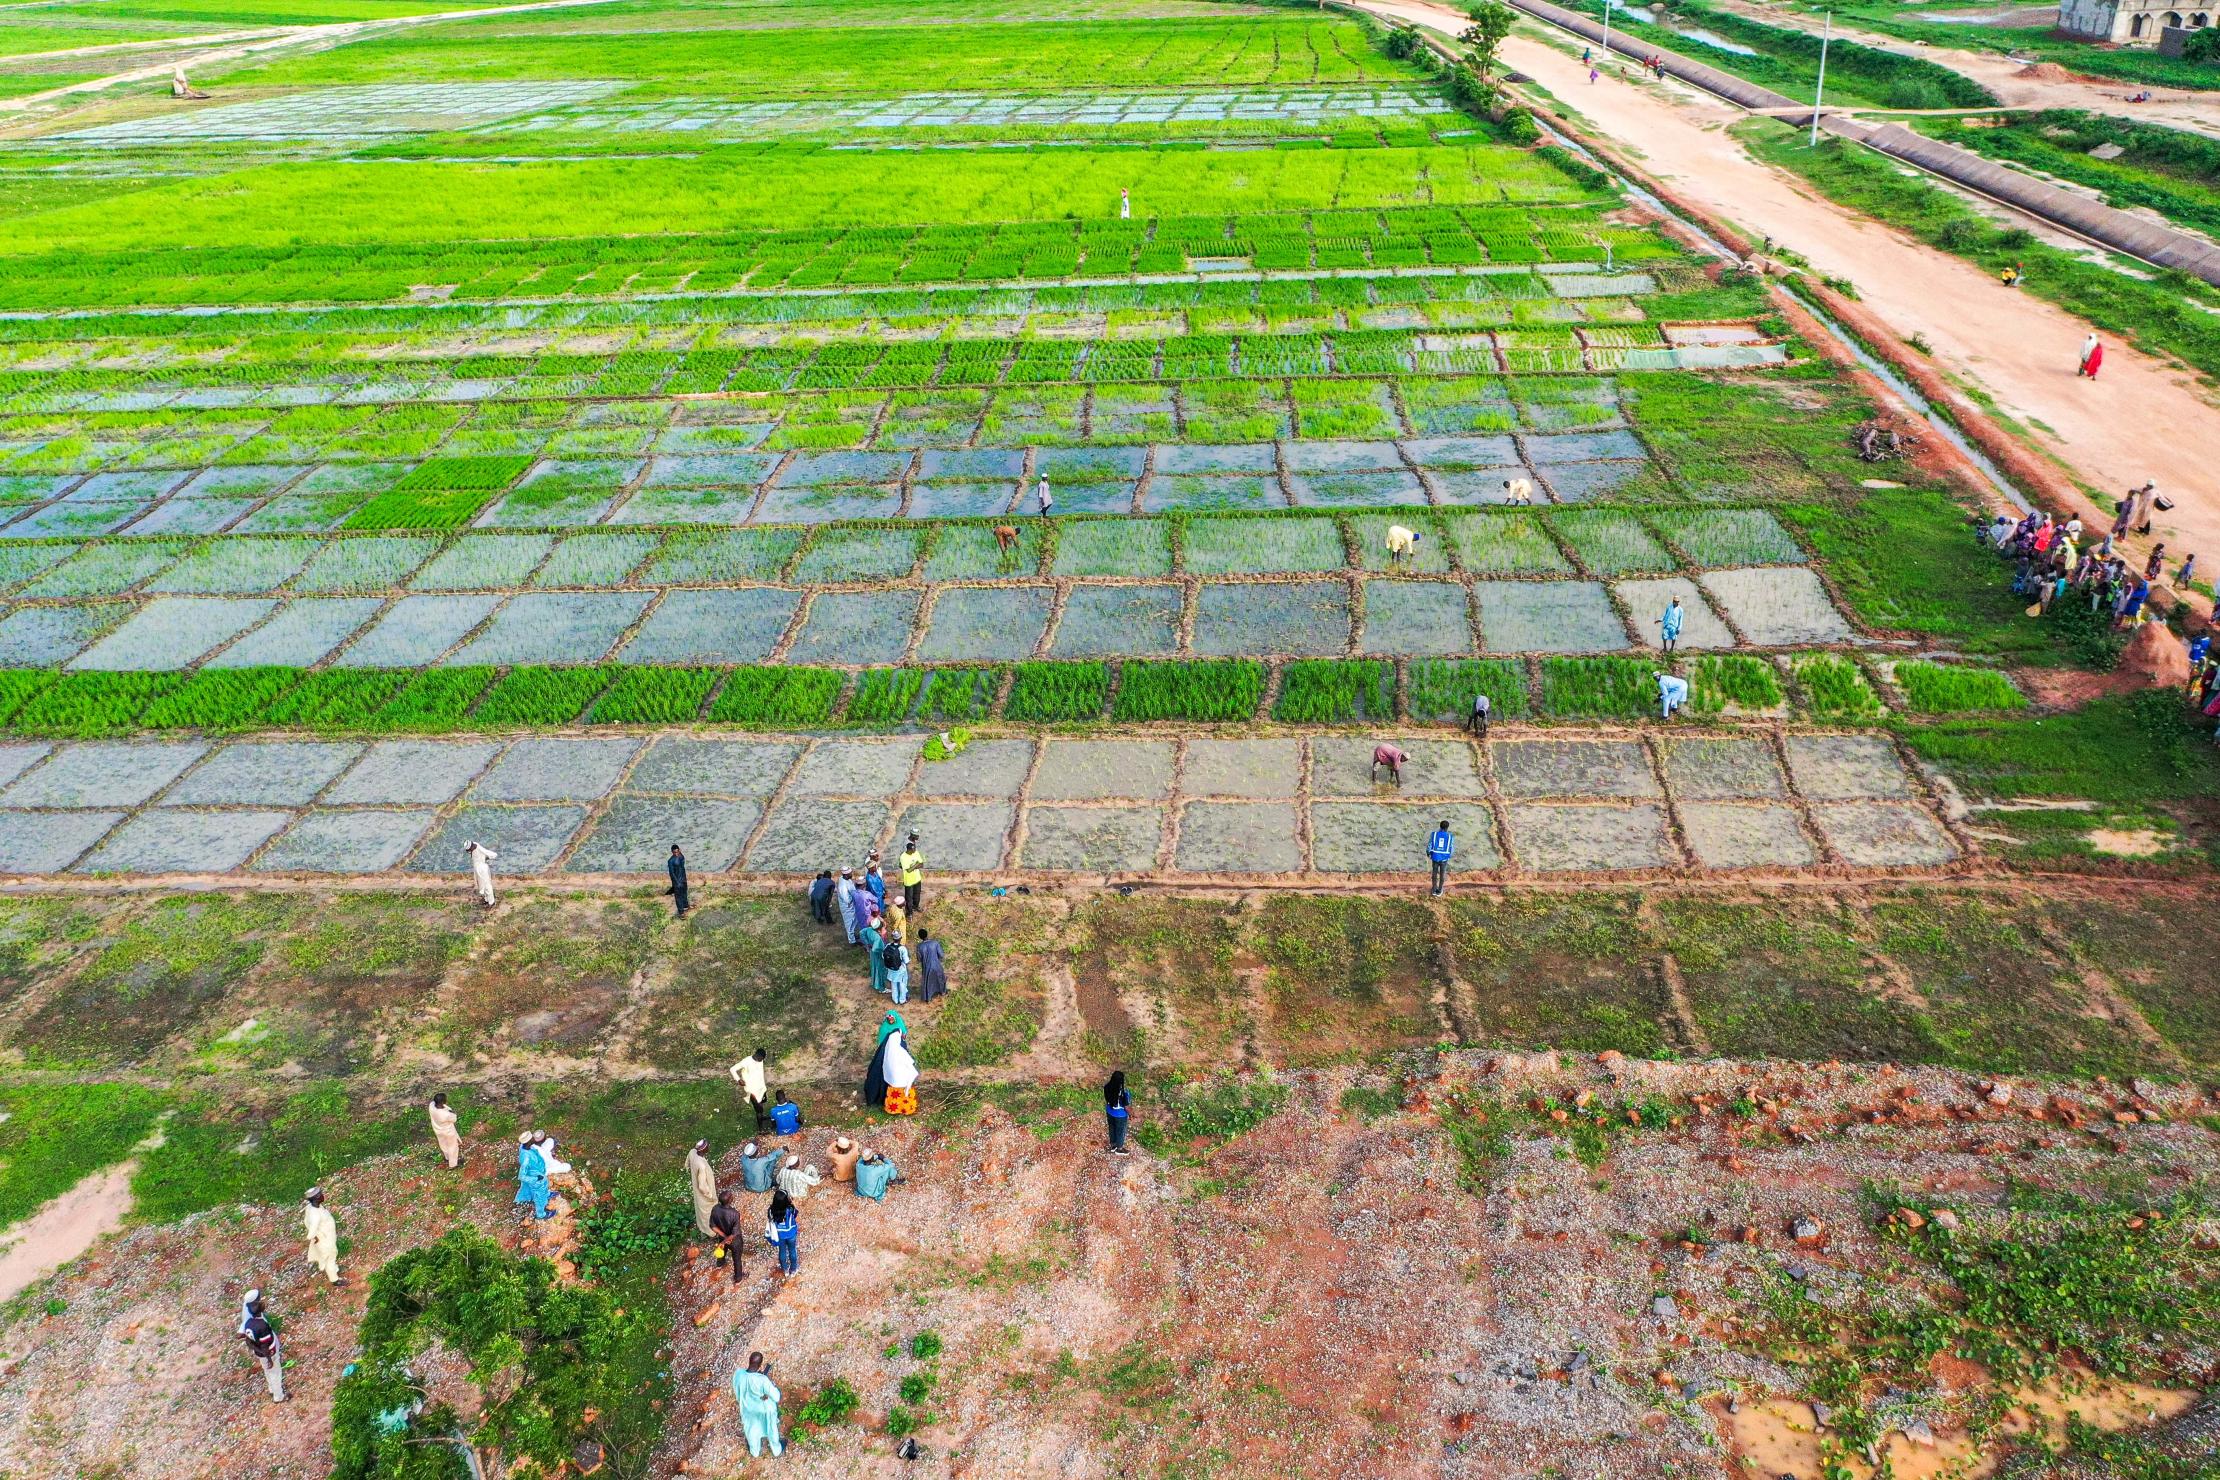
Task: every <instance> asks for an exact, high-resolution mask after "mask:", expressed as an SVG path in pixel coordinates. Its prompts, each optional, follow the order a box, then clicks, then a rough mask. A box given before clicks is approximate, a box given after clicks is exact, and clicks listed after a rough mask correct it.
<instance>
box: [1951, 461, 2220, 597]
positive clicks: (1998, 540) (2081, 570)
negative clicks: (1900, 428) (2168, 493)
mask: <svg viewBox="0 0 2220 1480" xmlns="http://www.w3.org/2000/svg"><path fill="white" fill-rule="evenodd" d="M2157 498H2158V489H2157V486H2156V485H2155V484H2150V483H2145V484H2144V485H2143V486H2142V487H2141V488H2138V489H2135V490H2133V491H2132V492H2130V493H2129V494H2127V495H2126V496H2125V497H2124V498H2122V499H2121V500H2120V504H2119V509H2118V517H2116V518H2115V519H2114V520H2113V522H2112V527H2111V528H2110V529H2109V530H2107V531H2106V532H2105V533H2104V534H2103V535H2102V536H2100V537H2098V538H2096V539H2089V538H2088V537H2087V536H2086V535H2085V533H2084V531H2083V529H2082V524H2081V521H2080V520H2079V519H2066V520H2058V519H2054V518H2052V517H2051V516H2050V515H2049V514H2048V513H2046V512H2044V511H2042V510H2039V509H2037V510H2031V511H2030V512H2028V513H2027V514H2025V515H2023V516H2022V517H2020V518H2019V519H2017V520H2015V519H2013V518H2012V516H2011V515H2009V514H1998V515H1996V516H1995V517H1993V518H1992V519H1990V520H1989V521H1988V522H1987V523H1986V524H1981V522H1980V521H1979V520H1978V519H1977V520H1976V521H1975V523H1976V524H1977V525H1979V526H1980V530H1981V537H1982V538H1983V539H1984V540H1985V541H1986V542H1987V543H1988V544H1989V545H1990V546H1991V547H1992V548H1993V549H1994V550H1995V551H1996V552H1997V554H1998V555H2000V556H2001V557H2003V558H2004V559H2006V560H2009V561H2011V562H2012V563H2013V574H2012V594H2013V595H2015V596H2024V597H2026V598H2027V599H2028V603H2029V605H2028V609H2027V610H2028V615H2029V616H2048V615H2049V614H2050V613H2051V611H2052V610H2053V609H2054V608H2057V607H2060V606H2061V605H2063V604H2064V603H2066V602H2067V601H2068V600H2069V599H2074V600H2085V601H2087V603H2088V609H2089V610H2090V611H2091V612H2092V613H2096V614H2099V615H2103V616H2107V617H2108V618H2109V619H2110V621H2111V624H2112V626H2113V627H2114V628H2115V629H2122V628H2129V627H2134V626H2136V625H2138V624H2140V623H2141V622H2143V621H2144V620H2145V619H2146V616H2147V613H2146V611H2145V608H2146V606H2147V605H2148V603H2149V601H2150V597H2151V590H2152V587H2153V586H2154V585H2156V584H2157V583H2158V582H2160V581H2162V580H2165V579H2166V564H2167V556H2166V545H2165V543H2164V542H2163V541H2161V542H2160V543H2159V544H2157V545H2155V546H2153V547H2152V549H2151V552H2150V554H2149V555H2148V556H2146V557H2145V558H2144V560H2143V563H2142V565H2141V567H2140V568H2138V567H2137V566H2135V565H2134V564H2133V563H2131V562H2130V561H2129V559H2128V557H2127V555H2126V554H2125V553H2124V552H2123V551H2122V550H2120V549H2119V548H2118V546H2119V542H2120V541H2121V540H2123V539H2124V538H2126V536H2127V535H2128V534H2130V533H2131V532H2132V533H2138V534H2147V533H2149V532H2150V528H2151V523H2150V520H2151V511H2152V508H2153V506H2154V504H2155V502H2156V500H2157ZM2196 565H2197V557H2196V556H2195V555H2191V556H2189V557H2188V558H2187V559H2186V560H2184V561H2183V562H2182V565H2181V569H2180V570H2179V571H2178V572H2177V573H2176V574H2175V576H2174V578H2173V579H2174V583H2175V584H2176V585H2180V586H2186V585H2187V584H2188V582H2189V578H2190V576H2191V575H2192V574H2193V573H2194V572H2195V570H2196Z"/></svg>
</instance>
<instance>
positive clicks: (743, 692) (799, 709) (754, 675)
mask: <svg viewBox="0 0 2220 1480" xmlns="http://www.w3.org/2000/svg"><path fill="white" fill-rule="evenodd" d="M846 678H847V675H845V674H843V673H842V672H840V671H839V670H838V669H836V668H784V667H775V666H770V665H762V666H750V667H744V668H735V669H733V670H732V671H731V672H730V673H728V674H727V675H726V676H725V686H724V687H723V688H721V689H719V690H718V691H717V697H716V698H715V699H714V700H713V701H711V703H710V706H709V718H710V719H711V720H712V721H713V722H715V723H717V724H721V725H746V726H749V727H752V728H758V729H783V728H787V727H789V726H805V725H821V724H823V723H824V722H825V721H826V720H827V719H829V718H831V716H832V712H833V705H834V704H835V703H837V702H838V701H839V699H840V688H841V685H842V684H843V683H844V682H845V681H846Z"/></svg>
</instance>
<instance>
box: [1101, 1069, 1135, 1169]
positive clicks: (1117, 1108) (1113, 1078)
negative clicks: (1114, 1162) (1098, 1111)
mask: <svg viewBox="0 0 2220 1480" xmlns="http://www.w3.org/2000/svg"><path fill="white" fill-rule="evenodd" d="M1132 1115H1133V1097H1132V1096H1130V1095H1128V1094H1127V1093H1126V1092H1125V1070H1123V1069H1117V1070H1114V1071H1112V1073H1111V1075H1110V1079H1109V1082H1108V1083H1106V1084H1104V1085H1103V1087H1102V1118H1103V1120H1104V1121H1106V1122H1107V1123H1108V1125H1109V1128H1110V1153H1111V1155H1113V1156H1130V1155H1131V1154H1132V1153H1131V1152H1129V1151H1127V1150H1126V1149H1125V1131H1126V1126H1127V1125H1128V1123H1130V1121H1131V1119H1132Z"/></svg>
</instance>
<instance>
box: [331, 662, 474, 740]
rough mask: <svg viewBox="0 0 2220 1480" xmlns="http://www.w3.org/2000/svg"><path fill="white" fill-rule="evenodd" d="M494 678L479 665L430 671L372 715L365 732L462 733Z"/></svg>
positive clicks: (412, 680)
mask: <svg viewBox="0 0 2220 1480" xmlns="http://www.w3.org/2000/svg"><path fill="white" fill-rule="evenodd" d="M493 674H494V670H493V669H491V668H489V667H482V666H477V665H472V666H470V667H465V668H431V669H427V670H425V671H424V672H422V673H419V674H418V675H416V677H415V678H413V679H411V680H409V684H408V687H406V688H404V689H402V690H401V691H400V692H399V693H397V694H395V695H394V696H393V697H392V698H391V699H388V700H387V701H386V702H385V703H383V704H381V705H379V706H378V707H377V708H376V709H375V710H373V711H371V713H370V714H369V715H368V716H367V717H366V718H365V719H364V720H363V723H362V728H363V729H366V730H376V731H382V732H387V733H397V734H406V735H431V734H439V733H442V732H444V731H448V730H453V729H458V728H460V727H461V725H462V723H463V717H464V716H465V715H467V714H469V713H470V706H471V704H472V703H474V702H475V701H476V700H477V698H478V696H479V695H480V694H482V693H484V692H485V691H486V686H487V685H488V684H490V683H492V682H493Z"/></svg>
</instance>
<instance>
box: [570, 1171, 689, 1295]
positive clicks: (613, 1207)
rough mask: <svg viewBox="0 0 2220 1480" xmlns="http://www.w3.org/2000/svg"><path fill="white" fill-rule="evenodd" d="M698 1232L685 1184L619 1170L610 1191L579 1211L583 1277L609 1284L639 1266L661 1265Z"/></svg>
mask: <svg viewBox="0 0 2220 1480" xmlns="http://www.w3.org/2000/svg"><path fill="white" fill-rule="evenodd" d="M693 1231H694V1218H693V1212H692V1209H691V1207H690V1206H689V1204H688V1202H687V1195H686V1187H685V1183H684V1181H683V1180H682V1179H681V1178H679V1177H677V1176H675V1175H674V1176H669V1177H664V1178H661V1179H660V1180H654V1179H649V1178H643V1177H636V1176H630V1175H627V1174H626V1173H625V1172H622V1171H620V1172H618V1173H617V1175H616V1176H615V1177H614V1178H613V1179H611V1182H610V1185H609V1190H608V1191H607V1192H604V1193H602V1194H601V1195H599V1196H597V1197H596V1198H595V1199H594V1200H593V1201H592V1202H590V1203H587V1204H586V1205H585V1206H583V1207H581V1208H579V1209H578V1250H577V1252H576V1253H575V1254H574V1255H572V1259H573V1261H574V1262H575V1263H576V1265H577V1268H578V1273H579V1275H580V1277H581V1278H584V1279H588V1280H596V1281H599V1280H605V1279H611V1278H614V1277H616V1276H619V1275H622V1274H625V1273H628V1272H629V1271H630V1270H631V1269H632V1268H633V1267H634V1266H635V1265H660V1264H661V1262H662V1261H663V1260H665V1259H668V1258H669V1257H670V1255H671V1252H672V1251H673V1250H675V1249H677V1248H678V1247H679V1246H680V1245H681V1244H683V1243H685V1241H686V1239H687V1238H688V1236H690V1235H691V1234H692V1233H693Z"/></svg>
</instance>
